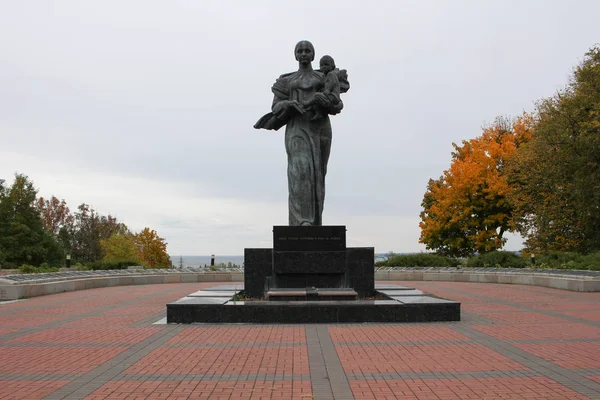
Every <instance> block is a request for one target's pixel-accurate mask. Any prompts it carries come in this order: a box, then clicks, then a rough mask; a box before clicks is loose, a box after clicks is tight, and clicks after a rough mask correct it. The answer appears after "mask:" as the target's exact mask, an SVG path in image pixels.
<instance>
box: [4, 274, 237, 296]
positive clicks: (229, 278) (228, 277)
mask: <svg viewBox="0 0 600 400" xmlns="http://www.w3.org/2000/svg"><path fill="white" fill-rule="evenodd" d="M243 281H244V274H243V273H241V272H237V273H234V272H225V273H219V272H211V273H201V272H197V273H194V272H170V273H163V274H159V273H153V274H145V273H138V274H128V275H125V276H111V275H107V276H98V277H64V278H62V279H61V278H59V277H54V278H52V279H49V281H45V282H44V281H43V280H36V281H29V282H10V281H8V280H6V279H3V278H0V301H2V300H18V299H23V298H29V297H37V296H45V295H47V294H54V293H62V292H72V291H74V290H85V289H94V288H101V287H109V286H127V285H153V284H159V283H192V282H243Z"/></svg>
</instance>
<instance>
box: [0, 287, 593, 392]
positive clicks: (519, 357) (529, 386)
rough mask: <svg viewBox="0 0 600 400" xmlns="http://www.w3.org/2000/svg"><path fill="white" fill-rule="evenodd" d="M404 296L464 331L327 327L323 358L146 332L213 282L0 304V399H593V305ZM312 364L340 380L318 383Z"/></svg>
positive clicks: (173, 329)
mask: <svg viewBox="0 0 600 400" xmlns="http://www.w3.org/2000/svg"><path fill="white" fill-rule="evenodd" d="M400 284H404V285H406V286H412V287H416V288H418V289H421V290H423V291H425V292H428V293H433V294H435V295H437V296H440V297H445V298H449V299H453V300H458V301H461V302H462V309H463V321H462V322H455V323H435V324H344V325H329V326H326V328H325V331H328V332H329V336H330V338H331V341H329V343H330V344H329V346H331V347H332V348H334V350H333V351H332V352H329V351H328V350H327V349H326V348H325V347H326V346H328V344H327V343H326V341H325V342H323V341H321V342H320V343H316V344H315V343H312V344H310V343H307V336H306V327H305V326H303V325H285V326H277V325H256V326H255V325H191V326H173V325H168V326H167V325H153V324H152V322H154V320H153V319H152V317H156V319H157V320H158V319H159V318H160V317H161V315H160V313H161V312H164V310H165V304H166V303H168V302H171V301H174V300H176V299H179V298H181V297H183V296H184V295H186V294H189V293H192V292H195V291H197V290H200V289H202V288H207V287H210V286H215V285H217V283H202V284H198V283H196V284H164V285H145V286H130V287H111V288H102V289H92V290H86V291H78V292H68V293H60V294H56V295H50V296H44V297H36V298H31V299H28V300H24V301H18V302H12V303H5V304H0V400H4V399H38V398H43V397H45V396H49V398H50V399H53V398H86V396H87V398H90V399H105V398H114V399H117V398H119V399H123V398H129V399H153V398H154V399H156V398H174V399H178V398H181V399H193V398H206V399H311V398H313V395H314V393H315V390H314V387H313V385H319V384H324V383H325V384H327V380H328V379H332V381H331V382H330V383H331V385H332V386H335V385H338V386H344V385H346V386H347V387H348V388H349V389H351V393H353V395H354V397H355V398H357V399H430V398H432V399H479V398H489V399H496V398H506V399H535V398H540V399H584V398H588V397H586V395H585V394H587V395H589V398H594V397H597V398H600V389H598V388H599V387H600V386H593V385H600V363H599V362H598V361H597V360H599V359H600V326H599V325H598V322H600V293H575V292H567V291H561V290H556V289H549V288H541V287H529V286H517V285H497V284H474V283H461V282H400ZM331 343H332V344H331ZM315 345H316V346H325V347H324V348H323V350H322V351H320V350H319V351H317V353H315V351H314V347H313V350H311V351H312V353H310V352H309V351H308V349H309V346H315ZM309 354H322V355H323V357H324V360H325V363H326V364H327V369H326V370H331V371H334V370H335V365H336V364H335V363H338V364H337V365H339V366H340V368H341V370H343V373H345V374H346V377H347V380H345V381H339V378H334V376H335V374H333V375H331V377H329V378H328V377H325V376H319V375H318V374H317V375H314V372H315V371H311V365H312V364H311V362H312V361H311V359H310V357H309ZM544 362H545V363H550V364H543V363H544ZM545 365H550V366H552V368H546V367H545ZM311 373H313V375H311ZM343 373H342V374H343ZM311 377H312V378H313V379H315V380H313V381H312V382H311V380H310V379H311ZM334 379H338V381H333V380H334ZM334 392H335V391H334ZM578 392H579V393H578ZM581 393H584V394H581ZM315 398H316V397H315Z"/></svg>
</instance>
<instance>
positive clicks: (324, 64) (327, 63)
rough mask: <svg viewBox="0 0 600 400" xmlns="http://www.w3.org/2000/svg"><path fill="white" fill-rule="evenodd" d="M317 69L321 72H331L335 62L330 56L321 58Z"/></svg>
mask: <svg viewBox="0 0 600 400" xmlns="http://www.w3.org/2000/svg"><path fill="white" fill-rule="evenodd" d="M319 68H320V69H321V71H323V72H329V71H333V70H334V69H335V61H333V57H331V56H323V57H321V60H320V61H319Z"/></svg>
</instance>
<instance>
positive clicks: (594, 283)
mask: <svg viewBox="0 0 600 400" xmlns="http://www.w3.org/2000/svg"><path fill="white" fill-rule="evenodd" d="M585 272H587V271H585ZM375 280H376V281H447V282H474V283H507V284H514V285H530V286H543V287H549V288H554V289H563V290H570V291H573V292H600V277H599V276H588V275H581V276H578V275H575V274H573V271H570V273H568V274H557V273H548V272H542V271H539V272H538V271H527V270H525V271H524V270H517V271H514V272H512V271H511V272H507V271H489V272H488V271H485V272H483V271H481V270H479V271H470V270H468V269H458V268H453V270H449V268H440V269H439V270H436V269H435V268H428V269H427V270H419V269H414V268H412V269H409V268H402V269H397V270H393V269H392V270H390V271H377V272H375Z"/></svg>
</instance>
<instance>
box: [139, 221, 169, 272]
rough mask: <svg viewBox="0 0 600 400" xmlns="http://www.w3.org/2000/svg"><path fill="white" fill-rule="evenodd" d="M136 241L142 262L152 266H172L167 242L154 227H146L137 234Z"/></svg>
mask: <svg viewBox="0 0 600 400" xmlns="http://www.w3.org/2000/svg"><path fill="white" fill-rule="evenodd" d="M134 243H135V245H136V247H137V251H138V255H139V258H140V260H141V262H142V264H144V265H147V266H149V267H151V268H156V267H170V266H171V258H170V257H169V255H168V254H167V242H165V239H163V238H161V237H159V236H158V234H157V233H156V231H155V230H154V229H150V228H144V229H143V230H142V231H141V232H139V233H137V234H136V235H135V237H134Z"/></svg>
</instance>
